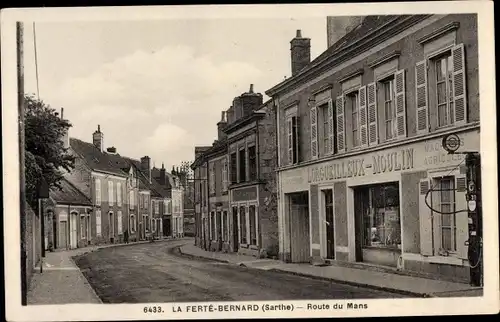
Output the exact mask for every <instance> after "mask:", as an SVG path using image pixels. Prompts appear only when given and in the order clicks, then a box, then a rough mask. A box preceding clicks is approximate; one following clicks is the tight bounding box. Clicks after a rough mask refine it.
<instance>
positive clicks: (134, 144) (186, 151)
mask: <svg viewBox="0 0 500 322" xmlns="http://www.w3.org/2000/svg"><path fill="white" fill-rule="evenodd" d="M262 78H263V72H262V71H261V70H260V69H259V68H258V67H256V66H253V65H251V64H248V63H246V62H240V61H227V62H222V63H217V61H216V60H215V59H214V56H211V55H209V54H207V55H196V54H195V52H194V50H193V49H192V48H191V47H188V46H171V47H164V48H162V49H161V50H158V51H154V52H146V51H143V50H142V51H137V52H134V53H132V54H130V55H127V56H124V57H120V58H118V59H116V60H114V61H111V62H108V63H106V64H103V65H101V66H100V67H98V68H97V69H96V70H93V71H90V72H89V73H88V74H87V75H86V76H85V77H79V78H73V79H67V80H65V81H63V82H62V83H61V86H59V87H58V88H57V89H56V90H54V91H53V92H52V93H51V94H50V96H51V97H50V98H49V100H50V101H51V102H54V103H56V104H57V105H59V106H64V107H65V115H67V116H68V118H70V121H71V122H72V124H73V128H72V129H71V135H72V136H75V137H78V138H80V139H83V140H86V141H91V138H92V132H93V131H94V130H95V128H96V127H97V124H100V125H101V129H102V131H103V132H104V135H105V144H106V146H115V147H116V148H117V149H118V152H119V153H120V154H123V155H128V156H130V157H136V158H138V157H141V156H143V155H150V156H151V157H152V158H153V156H154V158H156V163H157V164H159V163H161V162H165V164H166V165H172V164H178V163H180V161H182V160H192V159H193V158H194V144H203V145H209V144H211V143H212V142H213V140H214V139H216V133H217V128H216V122H217V121H218V120H219V118H220V112H221V111H222V110H225V109H227V108H228V107H229V106H230V105H231V103H232V99H233V98H234V97H235V96H237V95H239V94H241V93H242V92H244V91H247V90H248V86H249V84H250V83H253V84H259V81H260V80H261V79H262ZM66 110H67V111H68V112H66Z"/></svg>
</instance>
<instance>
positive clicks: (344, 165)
mask: <svg viewBox="0 0 500 322" xmlns="http://www.w3.org/2000/svg"><path fill="white" fill-rule="evenodd" d="M369 161H372V163H371V164H370V163H369ZM370 169H371V170H370ZM408 169H413V148H409V149H402V150H399V151H395V152H388V153H381V154H374V155H372V156H371V158H370V157H368V158H367V160H365V158H357V159H352V160H347V161H340V162H328V163H326V164H323V165H318V166H314V167H312V168H309V171H308V181H309V183H312V182H322V181H328V180H335V179H344V178H352V177H363V176H365V175H366V174H367V172H368V174H379V173H386V172H394V171H401V170H408Z"/></svg>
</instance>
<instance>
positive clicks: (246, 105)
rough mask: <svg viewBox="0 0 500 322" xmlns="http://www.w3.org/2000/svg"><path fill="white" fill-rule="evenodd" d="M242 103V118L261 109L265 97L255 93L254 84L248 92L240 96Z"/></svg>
mask: <svg viewBox="0 0 500 322" xmlns="http://www.w3.org/2000/svg"><path fill="white" fill-rule="evenodd" d="M240 99H241V100H240V103H241V105H242V106H241V108H242V117H245V116H248V115H250V114H252V112H253V111H255V110H257V109H259V107H260V106H261V105H262V101H263V97H262V94H260V93H254V91H253V84H250V89H249V91H248V92H246V93H243V94H242V95H241V96H240Z"/></svg>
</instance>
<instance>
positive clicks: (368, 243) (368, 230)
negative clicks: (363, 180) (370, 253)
mask: <svg viewBox="0 0 500 322" xmlns="http://www.w3.org/2000/svg"><path fill="white" fill-rule="evenodd" d="M356 199H357V200H355V202H356V203H359V204H361V205H362V206H361V208H359V209H361V211H362V212H363V215H362V221H363V246H365V247H380V248H395V249H400V248H401V224H400V209H399V187H398V184H387V185H378V186H373V187H369V188H363V189H361V190H359V191H358V193H357V195H356Z"/></svg>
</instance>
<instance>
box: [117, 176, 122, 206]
mask: <svg viewBox="0 0 500 322" xmlns="http://www.w3.org/2000/svg"><path fill="white" fill-rule="evenodd" d="M116 204H117V205H118V207H121V206H122V183H121V182H117V183H116Z"/></svg>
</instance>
